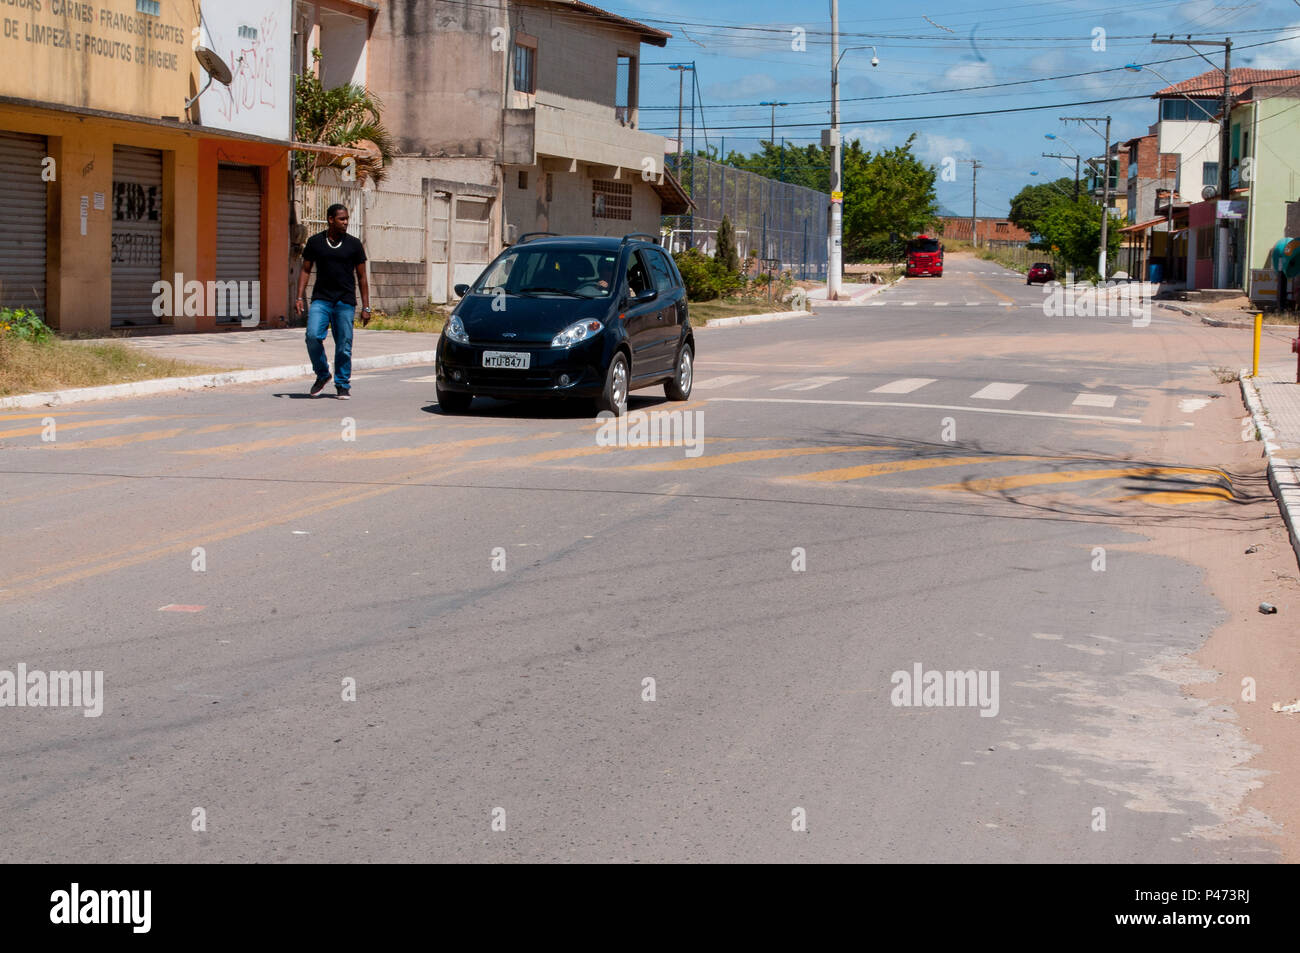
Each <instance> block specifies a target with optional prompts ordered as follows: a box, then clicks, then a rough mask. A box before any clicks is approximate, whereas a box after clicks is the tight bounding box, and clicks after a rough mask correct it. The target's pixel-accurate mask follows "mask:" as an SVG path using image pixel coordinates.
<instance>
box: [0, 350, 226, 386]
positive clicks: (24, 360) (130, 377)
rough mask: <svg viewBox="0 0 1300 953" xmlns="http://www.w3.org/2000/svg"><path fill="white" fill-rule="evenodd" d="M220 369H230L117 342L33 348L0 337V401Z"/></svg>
mask: <svg viewBox="0 0 1300 953" xmlns="http://www.w3.org/2000/svg"><path fill="white" fill-rule="evenodd" d="M223 370H229V368H224V367H209V366H206V365H203V364H189V363H187V362H185V361H175V360H170V359H167V358H159V357H154V356H152V355H150V354H148V353H146V352H144V351H136V350H132V349H131V348H129V347H127V346H126V345H125V344H123V343H122V342H121V341H97V342H95V343H93V344H88V343H87V344H83V343H80V342H74V341H64V340H60V339H57V338H56V339H54V340H50V341H46V342H45V343H44V344H34V343H32V342H31V341H23V340H19V339H17V338H13V337H0V397H7V396H9V395H12V394H31V393H35V392H38V391H47V390H63V389H65V388H69V387H99V386H101V385H104V384H125V383H128V382H130V381H143V380H152V379H154V378H157V377H188V376H190V375H193V374H212V373H215V372H217V371H223Z"/></svg>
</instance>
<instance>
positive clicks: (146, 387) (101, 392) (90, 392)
mask: <svg viewBox="0 0 1300 953" xmlns="http://www.w3.org/2000/svg"><path fill="white" fill-rule="evenodd" d="M437 353H438V352H437V351H408V352H406V353H405V354H380V355H379V356H377V357H360V358H357V359H356V360H354V361H353V362H352V369H353V370H354V371H368V370H375V369H376V368H383V367H400V366H402V365H405V364H432V363H434V362H435V361H436V360H437ZM313 373H314V372H313V371H312V369H311V365H310V364H285V365H282V366H280V367H259V368H254V369H253V370H247V371H223V372H221V373H219V374H200V375H197V376H195V377H158V378H154V379H153V380H147V381H133V382H131V383H129V384H106V385H105V386H103V387H77V388H74V389H71V390H58V391H46V392H44V393H40V394H18V395H17V396H14V397H0V410H9V409H16V408H24V407H61V406H63V405H64V404H81V403H85V402H86V401H90V400H113V399H114V398H118V397H149V396H151V395H154V394H169V393H174V392H176V391H183V390H206V389H208V388H211V387H225V386H227V385H230V384H259V383H263V382H266V381H286V380H294V379H295V378H299V377H311V376H312V375H313Z"/></svg>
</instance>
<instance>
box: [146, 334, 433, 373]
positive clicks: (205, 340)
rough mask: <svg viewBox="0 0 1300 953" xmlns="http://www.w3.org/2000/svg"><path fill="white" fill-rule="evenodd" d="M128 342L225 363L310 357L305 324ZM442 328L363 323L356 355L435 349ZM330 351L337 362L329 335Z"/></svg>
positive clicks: (250, 364)
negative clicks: (428, 330)
mask: <svg viewBox="0 0 1300 953" xmlns="http://www.w3.org/2000/svg"><path fill="white" fill-rule="evenodd" d="M122 343H124V344H125V345H126V346H127V347H130V348H135V349H138V350H141V351H148V352H149V353H150V354H153V355H154V356H156V357H167V358H172V359H174V360H177V361H187V362H189V363H191V364H210V365H212V366H213V367H221V368H226V369H242V368H265V367H283V366H286V365H297V364H304V363H307V344H306V331H305V329H304V328H274V329H268V330H253V331H224V332H217V333H214V334H159V335H153V336H147V337H145V336H142V337H132V338H124V339H123V342H122ZM437 345H438V335H437V334H424V333H420V332H412V331H371V330H368V329H366V328H362V327H360V326H358V327H356V328H355V330H354V331H353V333H352V359H353V361H354V362H355V361H357V360H359V359H362V358H369V357H391V356H393V355H398V354H405V353H408V352H423V351H432V350H433V349H434V348H435V347H437ZM325 355H326V357H328V358H330V365H331V367H332V366H333V364H334V361H333V355H334V343H333V341H332V340H331V339H329V338H328V337H327V338H326V339H325Z"/></svg>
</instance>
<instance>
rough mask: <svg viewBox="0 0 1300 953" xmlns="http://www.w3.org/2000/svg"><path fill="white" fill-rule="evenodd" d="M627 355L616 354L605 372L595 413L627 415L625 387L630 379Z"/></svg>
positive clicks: (617, 415) (616, 415) (620, 352)
mask: <svg viewBox="0 0 1300 953" xmlns="http://www.w3.org/2000/svg"><path fill="white" fill-rule="evenodd" d="M630 376H631V375H629V374H628V369H627V355H626V354H624V353H623V352H622V351H619V352H617V353H616V354H615V355H614V357H613V360H611V361H610V362H609V370H607V371H605V389H604V390H603V391H602V392H601V394H600V396H599V397H597V398H596V411H597V413H610V414H613V415H614V416H615V417H622V416H623V415H624V414H626V413H627V385H628V380H629V379H630Z"/></svg>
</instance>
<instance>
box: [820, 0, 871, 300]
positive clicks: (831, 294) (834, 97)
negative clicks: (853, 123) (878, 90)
mask: <svg viewBox="0 0 1300 953" xmlns="http://www.w3.org/2000/svg"><path fill="white" fill-rule="evenodd" d="M849 50H870V51H871V65H872V66H879V65H880V56H879V54H878V53H877V52H876V48H875V47H874V46H846V47H845V48H844V49H843V50H841V49H840V0H831V129H830V137H829V138H830V142H829V145H830V148H831V209H830V212H831V213H830V215H829V216H828V217H827V223H826V225H827V230H828V232H829V235H827V240H826V244H827V248H826V299H827V300H828V301H838V300H839V297H840V279H841V277H842V275H841V274H840V272H841V270H842V268H843V241H844V192H843V188H844V185H843V181H842V175H841V171H842V170H841V168H840V167H841V146H840V60H842V59H844V54H845V53H847V52H848V51H849Z"/></svg>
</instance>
